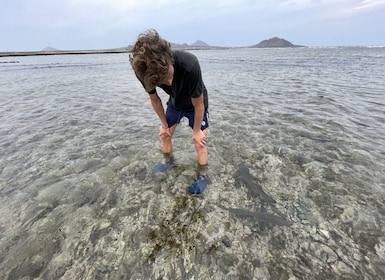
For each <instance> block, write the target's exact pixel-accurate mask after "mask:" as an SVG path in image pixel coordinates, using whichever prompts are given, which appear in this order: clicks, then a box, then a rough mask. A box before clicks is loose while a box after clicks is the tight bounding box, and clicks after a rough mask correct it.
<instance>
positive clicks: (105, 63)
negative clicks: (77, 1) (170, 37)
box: [0, 48, 385, 279]
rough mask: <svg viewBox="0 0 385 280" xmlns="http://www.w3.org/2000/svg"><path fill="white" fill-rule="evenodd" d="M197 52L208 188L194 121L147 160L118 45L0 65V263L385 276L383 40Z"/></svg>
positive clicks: (240, 274)
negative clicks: (192, 188) (377, 45)
mask: <svg viewBox="0 0 385 280" xmlns="http://www.w3.org/2000/svg"><path fill="white" fill-rule="evenodd" d="M196 54H197V55H198V56H199V58H200V59H201V61H202V69H203V70H204V73H203V75H204V78H205V81H206V84H207V87H208V88H209V89H210V91H209V94H210V106H211V108H210V117H211V119H210V122H211V128H210V133H209V156H210V166H209V168H210V180H211V184H210V185H209V187H208V188H207V190H205V193H204V194H203V195H202V196H191V195H189V194H188V193H187V191H186V188H187V186H188V185H189V184H191V182H192V181H193V178H194V175H195V168H196V162H195V158H196V157H195V154H194V149H193V146H192V143H191V142H190V141H188V140H189V139H190V137H191V131H190V129H189V128H188V126H187V122H182V124H181V126H180V127H179V128H178V130H177V131H176V135H175V142H174V145H175V158H176V164H175V166H174V167H173V168H172V169H171V170H170V172H169V173H168V174H167V175H166V176H164V177H163V178H154V177H153V176H152V175H151V170H152V167H153V166H154V164H156V163H157V161H158V160H160V158H161V155H160V147H159V145H158V143H159V142H158V138H157V127H158V124H157V123H158V121H157V119H156V117H155V115H154V114H153V112H152V110H151V106H150V103H149V100H148V98H147V96H146V94H145V93H144V92H143V89H142V88H141V86H140V85H138V82H137V81H136V80H135V77H134V75H133V73H132V71H131V70H130V69H129V65H128V62H127V57H126V56H125V55H121V54H120V55H117V54H115V55H97V56H92V55H88V56H87V55H85V56H82V55H81V56H68V57H60V56H58V57H56V56H54V57H42V58H37V57H29V58H28V57H26V58H23V59H24V61H23V60H22V59H20V63H18V64H17V65H1V68H0V71H1V73H2V76H5V77H6V79H2V80H1V81H0V87H1V88H2V89H4V91H3V92H2V93H1V96H0V100H1V102H0V116H1V118H2V119H3V120H5V119H6V120H7V122H2V123H1V124H0V145H1V153H0V158H1V161H0V176H1V177H0V207H1V216H0V252H1V254H0V278H1V279H382V278H385V269H384V267H385V234H384V231H383V228H385V227H384V226H385V210H384V209H385V199H384V198H385V186H384V182H385V160H384V155H385V150H384V147H385V142H384V140H383V135H384V133H385V126H384V123H385V116H384V114H383V112H384V105H383V102H382V101H381V100H383V98H384V95H383V94H384V93H383V88H384V86H385V84H384V82H383V79H381V78H380V77H381V75H382V74H383V72H384V70H385V69H384V65H385V63H384V62H385V53H384V51H383V50H382V49H374V50H373V49H360V48H358V49H357V48H353V49H349V48H343V49H294V50H291V49H290V50H260V49H258V50H227V51H199V52H196ZM331 62H333V63H331ZM342 68H343V69H344V71H342V72H341V69H342ZM369 70H370V73H371V75H370V76H368V75H367V74H366V73H367V71H369ZM336 73H338V75H336ZM186 140H187V141H186ZM23 277H24V278H23Z"/></svg>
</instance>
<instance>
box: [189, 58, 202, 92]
mask: <svg viewBox="0 0 385 280" xmlns="http://www.w3.org/2000/svg"><path fill="white" fill-rule="evenodd" d="M188 84H189V87H188V88H189V89H190V90H189V91H190V96H191V97H192V98H197V97H199V96H201V95H202V94H203V90H204V86H203V79H202V72H201V68H200V65H199V62H198V61H197V62H196V63H195V65H194V67H193V68H192V69H191V72H190V77H189V79H188Z"/></svg>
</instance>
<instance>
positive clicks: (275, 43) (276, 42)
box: [250, 37, 303, 48]
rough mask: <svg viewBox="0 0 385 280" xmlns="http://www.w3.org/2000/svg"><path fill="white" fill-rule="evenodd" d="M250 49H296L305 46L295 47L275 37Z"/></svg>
mask: <svg viewBox="0 0 385 280" xmlns="http://www.w3.org/2000/svg"><path fill="white" fill-rule="evenodd" d="M250 47H251V48H296V47H303V46H299V45H294V44H292V43H291V42H289V41H287V40H285V39H281V38H278V37H273V38H270V39H267V40H263V41H261V42H259V43H258V44H256V45H253V46H250Z"/></svg>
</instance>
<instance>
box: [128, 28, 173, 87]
mask: <svg viewBox="0 0 385 280" xmlns="http://www.w3.org/2000/svg"><path fill="white" fill-rule="evenodd" d="M130 63H131V66H132V69H133V70H134V71H135V74H136V75H137V77H138V78H139V79H140V80H141V81H142V83H143V84H144V87H145V88H146V90H147V91H151V90H152V89H154V88H155V87H156V86H157V85H158V84H160V83H162V82H163V81H164V80H165V79H166V77H167V75H168V69H169V65H172V64H174V58H173V55H172V51H171V45H170V43H169V42H167V41H166V40H164V39H163V38H161V37H160V36H159V34H158V32H157V31H156V30H154V29H150V30H147V31H145V32H143V33H141V34H139V36H138V38H137V41H136V42H135V44H134V46H133V47H132V48H131V50H130Z"/></svg>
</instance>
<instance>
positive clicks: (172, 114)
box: [166, 103, 209, 130]
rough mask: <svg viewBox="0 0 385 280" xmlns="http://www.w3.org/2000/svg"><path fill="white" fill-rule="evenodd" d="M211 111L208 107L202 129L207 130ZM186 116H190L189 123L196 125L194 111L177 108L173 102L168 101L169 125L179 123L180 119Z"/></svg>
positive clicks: (167, 117) (167, 116) (191, 125)
mask: <svg viewBox="0 0 385 280" xmlns="http://www.w3.org/2000/svg"><path fill="white" fill-rule="evenodd" d="M208 115H209V112H208V110H207V109H205V113H204V115H203V121H202V125H201V130H205V129H206V128H208V127H209V118H208ZM183 117H186V118H188V125H189V126H190V127H191V128H193V127H194V112H184V111H180V110H178V109H176V108H175V107H174V106H172V105H171V104H168V103H167V110H166V119H167V125H168V127H172V126H173V125H175V124H179V123H180V120H181V119H182V118H183Z"/></svg>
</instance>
